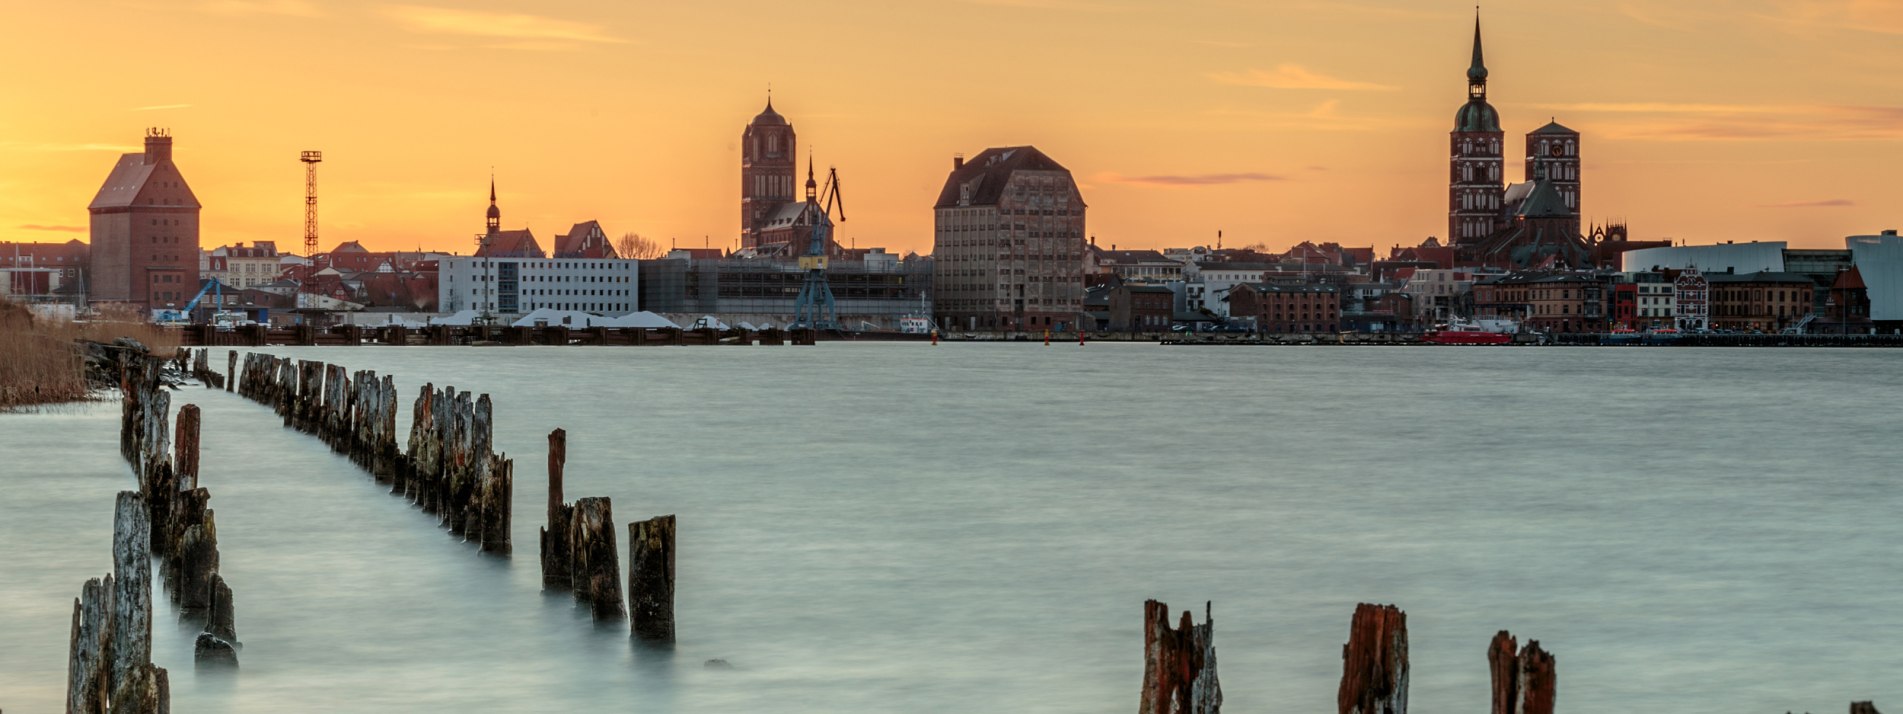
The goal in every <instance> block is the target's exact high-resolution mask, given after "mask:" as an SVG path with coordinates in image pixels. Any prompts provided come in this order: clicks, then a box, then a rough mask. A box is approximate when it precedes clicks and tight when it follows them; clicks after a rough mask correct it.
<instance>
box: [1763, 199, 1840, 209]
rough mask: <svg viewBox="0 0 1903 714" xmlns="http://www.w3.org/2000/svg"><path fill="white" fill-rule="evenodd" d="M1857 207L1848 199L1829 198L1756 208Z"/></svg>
mask: <svg viewBox="0 0 1903 714" xmlns="http://www.w3.org/2000/svg"><path fill="white" fill-rule="evenodd" d="M1855 205H1857V202H1856V201H1852V200H1850V199H1848V198H1830V199H1825V200H1822V201H1791V202H1789V203H1760V204H1758V208H1850V207H1852V206H1855Z"/></svg>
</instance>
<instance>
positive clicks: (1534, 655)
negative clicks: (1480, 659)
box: [1487, 630, 1557, 714]
mask: <svg viewBox="0 0 1903 714" xmlns="http://www.w3.org/2000/svg"><path fill="white" fill-rule="evenodd" d="M1517 645H1518V641H1517V640H1515V639H1514V637H1513V635H1512V634H1511V633H1509V632H1507V631H1506V630H1501V631H1500V633H1499V634H1496V635H1494V636H1493V643H1492V644H1490V645H1489V646H1488V647H1487V668H1488V669H1489V670H1490V671H1491V672H1492V675H1493V714H1553V700H1554V695H1555V694H1556V692H1557V690H1556V685H1557V680H1556V674H1555V672H1554V669H1553V656H1552V655H1550V654H1547V653H1546V651H1545V650H1542V649H1540V643H1539V640H1532V641H1529V642H1527V643H1526V648H1525V649H1521V650H1519V651H1518V652H1517V653H1516V652H1515V651H1514V649H1515V647H1516V646H1517Z"/></svg>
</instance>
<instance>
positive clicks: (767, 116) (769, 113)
mask: <svg viewBox="0 0 1903 714" xmlns="http://www.w3.org/2000/svg"><path fill="white" fill-rule="evenodd" d="M753 123H754V124H756V125H757V124H776V125H780V126H785V125H786V117H783V116H780V113H779V112H776V111H773V99H772V98H770V97H769V98H768V99H767V100H766V110H765V111H762V112H760V115H759V116H756V117H754V118H753Z"/></svg>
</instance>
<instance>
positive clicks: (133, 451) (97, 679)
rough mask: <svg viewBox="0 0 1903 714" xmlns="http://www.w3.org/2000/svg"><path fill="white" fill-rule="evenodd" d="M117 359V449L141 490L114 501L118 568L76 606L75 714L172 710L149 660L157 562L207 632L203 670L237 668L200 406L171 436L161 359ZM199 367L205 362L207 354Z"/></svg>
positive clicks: (71, 679) (71, 702) (189, 618)
mask: <svg viewBox="0 0 1903 714" xmlns="http://www.w3.org/2000/svg"><path fill="white" fill-rule="evenodd" d="M120 359H121V361H120V363H119V371H120V391H121V394H122V397H121V400H120V430H119V449H120V453H121V454H122V455H123V456H124V457H125V458H126V461H127V462H128V463H130V464H131V466H132V470H133V472H134V474H135V475H136V476H137V477H138V482H139V490H137V491H121V492H120V493H119V495H118V498H117V500H116V502H115V503H114V508H113V537H112V554H113V558H112V560H113V572H112V573H110V574H107V575H106V576H105V577H104V578H93V579H90V580H88V581H86V584H85V585H84V586H83V587H82V588H81V589H80V596H79V597H78V598H77V599H75V600H74V601H73V623H72V638H71V641H70V649H69V652H68V659H67V685H66V711H67V712H68V713H69V714H99V713H101V712H114V713H116V714H125V713H133V712H138V713H146V712H167V711H169V710H170V707H171V702H170V700H171V694H170V680H169V675H168V673H167V672H166V670H165V669H164V668H162V667H159V666H157V665H155V664H153V663H152V617H153V614H152V558H153V557H154V556H156V557H158V558H159V567H160V573H161V575H162V577H163V578H164V582H165V586H166V592H167V594H168V595H169V596H170V598H171V600H172V602H173V603H174V604H175V605H177V606H178V608H179V619H180V620H181V621H186V622H193V623H202V624H203V626H204V630H203V631H202V632H201V633H200V634H199V635H198V639H197V641H196V642H195V643H194V647H193V649H194V660H195V661H196V662H197V663H198V665H200V666H232V667H235V666H237V663H238V658H237V650H238V647H239V645H238V636H237V627H236V623H235V618H234V617H233V609H232V598H231V588H230V586H228V585H227V584H226V583H225V580H224V577H223V576H222V575H220V574H219V573H218V560H219V558H218V528H217V525H216V521H215V520H214V518H213V513H212V509H211V508H210V507H209V505H208V504H209V503H210V499H211V494H210V492H209V491H207V490H206V489H205V488H203V487H200V486H199V485H198V466H199V458H198V456H199V453H198V437H199V409H198V407H197V406H196V405H192V404H187V405H185V406H183V407H180V408H179V414H178V425H177V429H176V431H174V430H173V429H172V428H171V406H172V400H171V395H170V393H168V392H166V391H165V387H166V385H165V382H164V377H165V360H161V359H157V358H154V357H151V356H149V355H129V354H128V355H123V356H121V358H120ZM200 361H201V363H200V364H199V365H198V366H203V365H202V356H201V357H200ZM184 366H186V367H187V368H188V369H189V368H194V367H193V366H192V365H189V364H187V365H184Z"/></svg>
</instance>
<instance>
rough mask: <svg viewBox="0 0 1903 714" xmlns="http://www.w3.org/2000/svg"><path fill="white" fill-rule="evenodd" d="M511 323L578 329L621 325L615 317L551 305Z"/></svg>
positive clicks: (519, 325) (523, 325)
mask: <svg viewBox="0 0 1903 714" xmlns="http://www.w3.org/2000/svg"><path fill="white" fill-rule="evenodd" d="M511 324H512V325H514V326H515V327H537V326H541V325H547V326H549V327H567V328H570V329H576V330H580V329H585V328H589V327H620V325H616V324H614V320H613V319H611V318H606V317H602V316H600V315H596V314H594V313H592V312H582V311H580V310H557V309H555V308H551V307H544V308H538V309H536V310H535V312H531V313H529V314H527V315H523V316H522V319H520V320H516V321H515V322H513V323H511Z"/></svg>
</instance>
